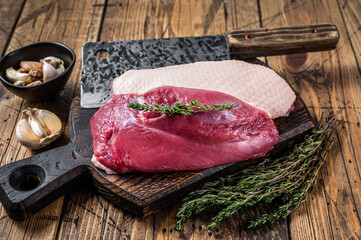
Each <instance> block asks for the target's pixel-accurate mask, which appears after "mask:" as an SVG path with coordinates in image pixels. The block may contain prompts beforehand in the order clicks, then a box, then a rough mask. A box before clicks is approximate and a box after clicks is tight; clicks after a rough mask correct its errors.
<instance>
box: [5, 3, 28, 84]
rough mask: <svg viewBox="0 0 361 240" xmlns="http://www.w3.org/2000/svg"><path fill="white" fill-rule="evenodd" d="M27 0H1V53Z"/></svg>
mask: <svg viewBox="0 0 361 240" xmlns="http://www.w3.org/2000/svg"><path fill="white" fill-rule="evenodd" d="M24 2H25V0H14V1H7V0H0V19H1V26H0V54H1V56H2V55H3V54H4V52H5V49H6V47H7V45H8V43H9V41H10V38H11V34H12V32H13V29H14V27H15V24H16V22H17V20H18V17H19V14H20V12H21V10H22V8H23V5H24ZM1 88H2V86H1Z"/></svg>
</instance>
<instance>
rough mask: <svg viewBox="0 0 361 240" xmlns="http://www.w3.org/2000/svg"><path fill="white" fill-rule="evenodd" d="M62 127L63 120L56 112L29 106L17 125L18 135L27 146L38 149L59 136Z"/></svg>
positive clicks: (19, 139)
mask: <svg viewBox="0 0 361 240" xmlns="http://www.w3.org/2000/svg"><path fill="white" fill-rule="evenodd" d="M61 128H62V124H61V121H60V119H59V118H58V117H57V116H56V115H55V114H54V113H52V112H50V111H47V110H44V109H37V108H33V109H31V108H28V109H26V110H24V111H23V112H22V118H21V120H20V121H19V122H18V124H17V126H16V137H17V138H18V141H19V142H20V143H21V144H22V145H24V146H25V147H28V148H30V149H35V150H36V149H40V148H42V147H44V146H46V145H48V144H50V143H51V142H53V141H55V140H56V139H57V138H59V136H60V131H61Z"/></svg>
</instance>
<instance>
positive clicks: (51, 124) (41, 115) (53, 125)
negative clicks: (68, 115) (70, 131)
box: [36, 109, 62, 134]
mask: <svg viewBox="0 0 361 240" xmlns="http://www.w3.org/2000/svg"><path fill="white" fill-rule="evenodd" d="M36 118H37V119H39V121H40V122H41V125H42V126H44V128H45V129H46V131H47V132H48V134H51V133H57V132H60V130H61V127H62V124H61V121H60V119H59V118H58V116H56V115H55V114H54V113H52V112H49V111H47V110H44V109H39V110H38V111H37V113H36Z"/></svg>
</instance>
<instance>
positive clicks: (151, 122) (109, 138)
mask: <svg viewBox="0 0 361 240" xmlns="http://www.w3.org/2000/svg"><path fill="white" fill-rule="evenodd" d="M195 98H196V99H197V100H198V101H200V102H201V103H205V104H221V103H224V102H227V103H233V102H235V103H236V104H238V106H237V107H235V108H233V109H232V110H231V111H208V112H202V113H196V114H194V115H174V116H167V115H165V114H160V113H150V112H146V113H145V112H140V111H136V110H133V109H131V108H128V103H130V102H139V103H144V102H145V103H148V104H154V103H155V102H157V103H159V104H160V105H162V104H169V105H172V104H173V103H175V102H182V103H189V102H190V101H191V100H192V99H195ZM90 124H91V134H92V138H93V150H94V155H93V158H92V162H93V163H94V165H95V166H97V167H99V168H102V169H104V170H105V171H106V172H107V173H115V172H118V173H125V172H127V171H141V172H151V173H152V172H169V171H183V170H200V169H204V168H210V167H214V166H217V165H222V164H226V163H231V162H238V161H243V160H247V159H251V158H258V157H262V156H264V155H265V154H266V153H267V152H268V151H269V150H271V149H272V148H273V146H274V144H275V143H277V141H278V131H277V129H276V127H275V125H274V123H273V120H272V119H271V118H270V117H269V116H268V115H267V114H266V113H265V112H264V111H262V110H260V109H258V108H256V107H254V106H251V105H249V104H247V103H245V102H243V101H241V100H239V99H237V98H235V97H232V96H230V95H228V94H225V93H221V92H215V91H209V90H200V89H190V88H177V87H171V86H165V87H159V88H155V89H152V90H150V91H148V92H146V93H144V94H140V95H138V94H120V95H116V96H114V97H113V99H112V100H111V101H110V102H109V103H107V104H106V105H104V106H102V107H101V108H100V109H99V110H98V111H97V112H96V113H95V115H94V116H93V117H92V118H91V120H90Z"/></svg>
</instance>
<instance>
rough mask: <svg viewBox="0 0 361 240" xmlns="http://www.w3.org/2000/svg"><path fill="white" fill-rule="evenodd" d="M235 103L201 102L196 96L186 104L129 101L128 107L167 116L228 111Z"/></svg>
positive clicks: (235, 105)
mask: <svg viewBox="0 0 361 240" xmlns="http://www.w3.org/2000/svg"><path fill="white" fill-rule="evenodd" d="M237 106H238V105H237V104H236V103H223V104H211V105H207V104H203V103H200V102H199V101H198V100H197V99H196V98H195V99H194V100H193V99H192V100H191V101H190V102H189V103H188V104H185V103H180V102H176V103H174V104H173V106H168V105H163V106H162V105H160V104H158V103H155V105H154V106H152V105H149V104H147V103H144V104H140V103H129V104H128V107H129V108H133V109H135V110H138V111H144V112H155V113H165V114H166V115H168V116H172V115H175V114H183V115H191V114H195V113H198V112H208V111H211V110H212V111H223V110H227V111H230V110H232V109H233V108H235V107H237Z"/></svg>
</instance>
